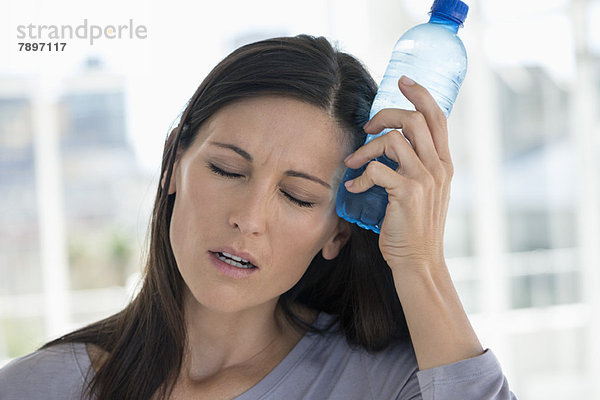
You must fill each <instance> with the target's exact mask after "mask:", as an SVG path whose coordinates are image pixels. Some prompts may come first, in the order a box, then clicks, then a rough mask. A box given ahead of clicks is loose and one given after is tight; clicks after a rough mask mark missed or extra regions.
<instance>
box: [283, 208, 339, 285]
mask: <svg viewBox="0 0 600 400" xmlns="http://www.w3.org/2000/svg"><path fill="white" fill-rule="evenodd" d="M284 221H285V222H281V223H280V224H279V225H278V227H277V228H276V231H275V232H274V234H273V235H272V236H271V238H272V241H273V242H272V243H273V249H274V251H275V254H276V258H277V261H276V263H277V264H276V265H281V266H282V268H285V269H286V271H288V273H290V274H291V275H294V276H295V277H296V278H297V279H300V278H301V277H302V275H303V274H304V272H305V271H306V269H307V268H308V265H309V264H310V262H311V261H312V259H313V258H314V257H315V256H316V255H317V254H318V253H319V251H320V250H321V248H322V247H323V245H324V244H325V240H326V238H327V237H328V233H329V232H330V231H331V219H328V217H327V216H326V215H325V214H324V213H315V214H314V215H311V216H307V215H304V217H302V218H301V217H298V218H289V217H288V219H284Z"/></svg>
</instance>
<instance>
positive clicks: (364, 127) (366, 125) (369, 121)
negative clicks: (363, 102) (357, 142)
mask: <svg viewBox="0 0 600 400" xmlns="http://www.w3.org/2000/svg"><path fill="white" fill-rule="evenodd" d="M370 123H371V120H368V121H367V123H366V124H364V125H363V129H367V127H368V126H369V124H370Z"/></svg>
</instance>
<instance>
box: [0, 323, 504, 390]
mask: <svg viewBox="0 0 600 400" xmlns="http://www.w3.org/2000/svg"><path fill="white" fill-rule="evenodd" d="M330 318H332V317H331V315H328V314H325V313H320V314H319V316H318V317H317V319H316V321H315V323H314V325H316V326H318V327H324V326H326V324H327V322H328V321H329V320H330ZM91 371H92V369H91V363H90V358H89V356H88V354H87V351H86V347H85V344H83V343H69V344H62V345H57V346H54V347H52V348H49V349H45V350H39V351H36V352H34V353H31V354H28V355H26V356H23V357H21V358H18V359H16V360H13V361H11V362H10V363H9V364H8V365H6V366H5V367H4V368H2V369H0V400H22V399H51V400H54V399H56V400H58V399H61V400H64V399H79V398H81V393H82V387H83V385H84V383H85V382H86V377H87V378H88V379H89V375H90V374H91V373H92V372H91ZM257 399H262V400H276V399H277V400H279V399H329V400H333V399H340V400H341V399H344V400H347V399H360V400H365V399H372V400H387V399H390V400H391V399H402V400H404V399H406V400H408V399H426V400H433V399H436V400H445V399H447V400H456V399H461V400H470V399H473V400H481V399H490V400H491V399H494V400H501V399H502V400H504V399H507V400H508V399H516V397H515V396H514V395H513V394H512V393H511V392H510V390H509V388H508V383H507V381H506V378H505V377H504V375H503V374H502V370H501V367H500V364H499V363H498V360H497V359H496V357H495V356H494V354H493V353H492V352H491V351H490V350H486V351H485V352H484V353H483V354H482V355H480V356H478V357H475V358H471V359H468V360H463V361H460V362H457V363H454V364H448V365H444V366H441V367H436V368H432V369H427V370H423V371H419V370H418V368H417V360H416V358H415V354H414V350H413V349H412V347H411V345H410V343H401V344H397V345H395V346H393V347H390V348H389V349H387V350H385V351H382V352H378V353H369V352H367V351H365V350H363V349H361V348H355V347H351V346H349V345H348V343H347V342H346V339H345V338H344V336H343V335H341V334H339V333H329V334H325V335H319V334H305V335H304V337H303V338H302V339H301V340H300V341H299V342H298V343H297V344H296V346H295V347H294V348H293V349H292V351H291V352H290V353H289V354H288V355H287V356H286V357H285V358H284V359H283V360H282V361H281V362H280V363H279V364H278V365H277V366H276V367H275V368H274V369H273V370H272V371H271V372H270V373H269V374H268V375H267V376H265V377H264V378H263V379H262V380H261V381H260V382H258V383H257V384H256V385H255V386H253V387H252V388H250V389H249V390H248V391H246V392H245V393H243V394H241V395H240V396H238V397H236V399H235V400H257Z"/></svg>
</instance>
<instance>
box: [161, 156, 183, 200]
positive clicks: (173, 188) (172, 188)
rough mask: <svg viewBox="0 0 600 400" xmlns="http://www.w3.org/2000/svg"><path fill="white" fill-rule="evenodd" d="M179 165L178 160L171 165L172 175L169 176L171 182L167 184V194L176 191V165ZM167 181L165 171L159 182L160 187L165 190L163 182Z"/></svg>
mask: <svg viewBox="0 0 600 400" xmlns="http://www.w3.org/2000/svg"><path fill="white" fill-rule="evenodd" d="M178 164H179V160H177V161H175V164H174V165H173V173H172V174H171V181H170V182H169V192H168V193H167V194H173V193H175V192H176V191H177V178H176V177H177V165H178ZM166 180H167V171H165V173H164V174H163V176H162V179H161V180H160V187H161V188H162V189H163V190H165V181H166Z"/></svg>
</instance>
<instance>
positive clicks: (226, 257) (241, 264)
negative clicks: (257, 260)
mask: <svg viewBox="0 0 600 400" xmlns="http://www.w3.org/2000/svg"><path fill="white" fill-rule="evenodd" d="M213 254H214V255H215V256H216V257H217V258H218V259H219V260H221V261H223V262H225V263H227V264H229V265H231V266H233V267H236V268H241V269H253V268H258V267H257V266H256V265H254V264H252V263H251V262H250V261H248V260H245V259H243V258H241V257H236V256H234V255H233V254H229V253H225V252H216V253H214V252H213Z"/></svg>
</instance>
